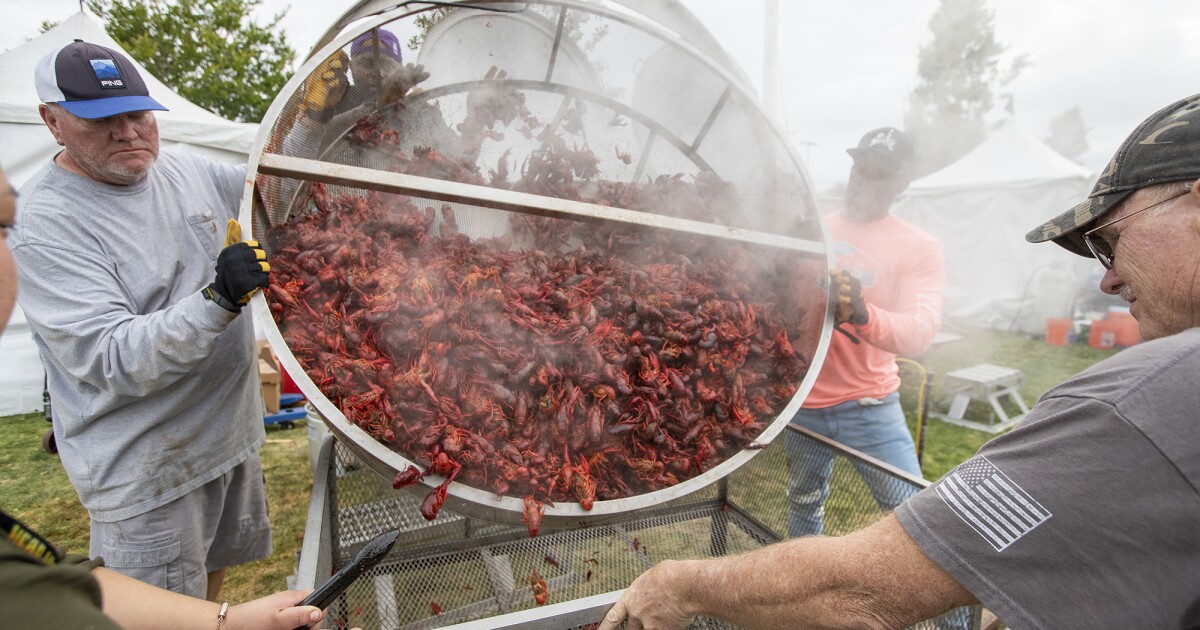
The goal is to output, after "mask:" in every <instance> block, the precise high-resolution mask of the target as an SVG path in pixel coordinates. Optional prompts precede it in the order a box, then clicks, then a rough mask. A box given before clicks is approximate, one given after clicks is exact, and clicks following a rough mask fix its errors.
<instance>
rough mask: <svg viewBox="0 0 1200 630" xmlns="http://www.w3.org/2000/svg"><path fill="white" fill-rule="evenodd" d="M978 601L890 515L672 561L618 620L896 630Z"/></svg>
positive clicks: (634, 595)
mask: <svg viewBox="0 0 1200 630" xmlns="http://www.w3.org/2000/svg"><path fill="white" fill-rule="evenodd" d="M974 602H975V599H974V597H973V596H972V595H971V594H970V593H969V592H967V591H966V590H964V589H963V588H962V587H961V586H959V585H958V583H957V582H955V581H954V579H953V578H952V577H950V576H949V575H947V574H946V573H945V572H944V571H942V570H941V569H940V568H939V567H938V566H937V565H936V564H934V563H933V561H931V560H930V559H929V558H928V557H926V556H925V555H924V554H923V553H922V552H921V550H920V548H919V547H917V545H916V543H914V542H913V541H912V539H911V538H909V537H908V535H907V534H906V533H904V530H903V529H902V528H901V527H900V525H899V523H898V522H897V521H896V519H895V517H894V516H891V515H889V516H887V517H885V518H884V519H883V520H881V521H880V522H878V523H876V524H875V525H872V526H870V527H868V528H867V529H865V530H863V531H861V532H857V533H855V534H851V535H849V536H844V537H840V538H820V537H811V538H798V539H793V540H788V541H784V542H781V543H777V544H774V545H771V546H769V547H764V548H762V549H759V550H756V551H752V552H750V553H745V554H741V555H738V556H730V557H725V558H715V559H710V560H692V561H682V562H669V561H668V562H662V563H660V564H659V565H657V566H655V567H654V568H653V569H652V570H650V571H648V572H647V573H646V574H644V575H643V576H642V577H641V578H638V580H637V581H635V582H634V583H633V584H632V585H630V587H629V588H628V589H626V593H625V595H624V596H623V597H622V600H621V602H619V603H618V604H617V605H616V606H614V613H615V614H614V615H613V616H615V617H619V618H625V617H628V618H629V619H637V620H639V622H640V623H641V624H642V625H643V626H644V627H645V628H647V630H656V629H660V628H682V627H684V626H685V625H686V621H687V620H688V619H690V618H692V617H694V616H696V615H706V616H711V617H717V618H720V619H723V620H726V621H730V622H732V623H735V624H736V625H738V626H739V627H744V628H895V627H903V626H906V625H910V624H912V623H916V622H918V621H921V620H924V619H928V618H931V617H935V616H937V615H939V614H941V613H942V612H945V611H947V610H949V609H951V608H953V607H955V606H959V605H964V604H970V603H974ZM611 621H613V622H619V621H620V619H615V620H611ZM606 623H609V621H606ZM601 627H602V628H607V627H609V626H601ZM613 627H615V626H613Z"/></svg>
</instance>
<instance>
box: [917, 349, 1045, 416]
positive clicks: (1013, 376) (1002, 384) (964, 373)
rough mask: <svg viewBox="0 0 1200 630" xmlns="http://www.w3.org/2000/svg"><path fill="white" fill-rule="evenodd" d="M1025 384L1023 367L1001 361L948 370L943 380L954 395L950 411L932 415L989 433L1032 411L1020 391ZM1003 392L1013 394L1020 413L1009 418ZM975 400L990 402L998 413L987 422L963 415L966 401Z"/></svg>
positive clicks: (1013, 400) (948, 391)
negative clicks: (1014, 366) (1018, 367)
mask: <svg viewBox="0 0 1200 630" xmlns="http://www.w3.org/2000/svg"><path fill="white" fill-rule="evenodd" d="M1024 384H1025V374H1024V373H1023V372H1021V370H1017V369H1014V368H1009V367H1004V366H1001V365H992V364H990V363H980V364H979V365H975V366H972V367H969V368H963V369H961V370H955V371H953V372H949V373H947V374H946V381H945V383H944V389H945V392H946V393H947V394H953V395H954V399H953V400H952V401H951V403H950V410H949V412H948V413H938V412H934V413H931V414H929V415H931V416H933V417H935V418H938V419H941V420H944V421H946V422H949V423H950V424H957V425H959V426H963V427H968V428H971V429H978V430H980V431H987V432H988V433H999V432H1001V431H1004V430H1005V429H1008V428H1009V427H1011V426H1012V425H1014V424H1016V423H1017V422H1020V420H1021V418H1024V417H1025V414H1027V413H1029V407H1027V406H1025V401H1024V400H1022V399H1021V394H1020V392H1018V391H1017V390H1018V389H1020V387H1021V386H1022V385H1024ZM1002 396H1010V397H1011V399H1012V402H1014V403H1016V405H1017V407H1018V408H1019V409H1020V410H1021V413H1020V414H1018V415H1016V416H1013V417H1011V418H1010V417H1009V416H1008V413H1007V412H1005V411H1004V406H1003V405H1001V404H1000V399H1001V397H1002ZM972 400H978V401H980V402H983V401H986V402H988V403H990V404H991V405H992V411H994V412H995V416H994V417H992V418H991V420H990V421H989V422H987V423H983V422H975V421H972V420H965V419H963V414H964V413H966V411H967V405H969V404H970V403H971V401H972Z"/></svg>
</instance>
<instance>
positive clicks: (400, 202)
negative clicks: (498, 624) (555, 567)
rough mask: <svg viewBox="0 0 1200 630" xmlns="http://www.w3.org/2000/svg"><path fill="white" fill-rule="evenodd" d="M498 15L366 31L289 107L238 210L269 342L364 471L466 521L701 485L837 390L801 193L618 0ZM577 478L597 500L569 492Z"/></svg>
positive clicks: (821, 247) (307, 79) (703, 68)
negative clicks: (259, 265) (255, 244)
mask: <svg viewBox="0 0 1200 630" xmlns="http://www.w3.org/2000/svg"><path fill="white" fill-rule="evenodd" d="M480 6H481V7H483V8H475V7H454V8H447V7H429V8H423V9H420V10H410V9H408V8H399V9H394V10H392V11H389V12H386V13H384V14H382V15H379V16H376V17H373V18H371V19H368V20H365V21H363V22H362V23H359V24H357V25H356V26H355V27H353V28H352V29H351V30H350V31H347V32H346V33H345V34H343V35H342V36H341V37H340V38H339V39H337V40H335V41H334V43H333V44H331V45H330V46H327V47H326V48H325V49H324V50H323V51H321V52H320V53H318V55H317V56H316V57H314V58H313V59H311V60H310V61H309V62H308V63H306V64H305V66H304V67H303V68H302V69H301V71H300V72H298V73H297V75H296V77H294V78H293V79H292V81H290V82H289V84H288V85H287V86H286V87H285V88H284V90H282V91H281V93H280V95H279V97H278V99H277V100H276V102H275V104H274V105H273V106H272V108H271V111H270V112H269V113H268V115H267V117H266V119H265V120H264V122H263V125H262V128H261V131H260V135H259V140H258V142H257V144H256V147H255V150H254V151H253V152H252V155H251V161H250V165H251V170H252V171H253V172H252V173H251V179H252V180H253V186H250V185H248V188H247V195H246V198H245V199H244V203H243V220H247V219H252V223H253V226H254V232H255V235H256V236H257V237H258V238H259V240H261V241H263V242H264V243H265V245H266V247H267V249H268V252H269V253H270V256H271V265H272V284H271V287H269V288H268V289H267V290H266V291H264V294H265V296H266V300H259V299H257V298H256V302H255V306H254V308H255V310H256V312H257V313H258V314H259V315H260V316H262V317H263V318H264V320H269V323H267V325H266V326H265V328H266V329H267V330H266V331H265V333H264V334H265V335H266V337H267V339H268V340H270V341H271V344H272V346H273V348H274V349H275V351H276V354H277V355H279V356H280V357H281V361H282V362H283V364H284V367H285V368H286V369H287V370H288V373H289V374H292V375H293V377H295V378H296V381H297V384H298V385H299V386H300V387H301V389H303V390H304V393H305V395H306V396H307V397H308V399H309V400H311V401H313V404H314V405H315V406H316V407H317V408H318V409H319V410H320V411H321V412H322V413H323V414H324V415H325V416H326V418H327V419H328V420H329V422H330V427H331V430H333V431H334V432H335V433H336V434H337V435H338V436H339V437H340V438H342V439H343V440H344V441H345V442H346V443H347V444H349V445H351V447H352V448H353V447H355V446H357V447H359V448H355V453H356V455H357V456H359V457H360V458H362V459H364V461H365V462H366V463H367V464H368V465H369V466H371V467H372V468H374V469H375V470H379V471H385V470H390V471H391V472H393V473H395V472H399V471H406V470H408V467H409V465H410V464H415V465H417V466H418V467H420V468H421V469H422V472H424V473H431V474H434V475H435V476H440V477H443V478H451V477H453V476H454V475H459V473H460V471H461V475H460V476H458V477H457V478H455V479H454V480H455V482H456V483H455V484H454V485H449V486H448V493H449V498H448V499H445V500H446V501H447V503H446V504H447V505H455V506H456V509H458V510H459V511H460V512H467V513H469V514H470V515H471V516H480V515H481V514H482V513H484V512H487V513H489V514H494V515H496V518H495V519H493V520H502V521H505V522H509V523H512V522H519V521H520V519H521V517H522V514H523V512H522V510H523V506H524V505H527V503H523V500H524V499H526V498H530V499H533V500H536V501H542V500H545V501H546V506H545V516H544V517H543V518H545V520H546V521H548V522H551V521H556V520H557V521H564V522H567V523H570V522H576V521H579V520H585V519H587V518H589V517H590V518H592V519H595V520H600V519H602V518H607V517H608V516H609V515H611V514H613V513H619V512H621V511H624V510H627V509H639V508H641V507H643V506H644V505H647V504H653V503H654V502H656V501H658V500H662V499H660V498H655V497H654V494H655V493H658V492H670V493H672V497H671V498H674V497H675V496H679V495H682V494H687V493H689V492H693V491H695V490H697V489H700V488H702V487H703V486H705V485H707V484H709V483H711V482H712V481H714V480H715V479H716V478H719V477H720V476H723V475H725V474H727V473H728V471H731V470H733V469H736V467H738V466H740V465H741V464H742V463H743V462H744V461H746V460H748V459H750V458H751V457H752V456H753V455H755V454H756V453H757V450H755V449H754V448H752V447H753V446H757V445H759V444H761V443H763V442H766V441H769V440H770V439H772V438H773V436H774V435H776V434H777V433H778V431H779V430H780V429H781V427H782V424H783V423H785V422H786V420H787V418H788V417H790V413H787V412H786V409H788V408H791V407H794V406H796V405H798V404H799V401H800V399H801V398H802V394H803V393H804V392H806V391H807V387H808V385H809V384H811V382H812V380H813V379H814V378H815V376H816V372H817V371H818V370H817V369H814V368H818V367H819V363H820V359H821V355H822V353H823V348H824V345H823V344H824V343H825V342H826V340H827V335H828V332H827V330H828V325H829V324H828V322H827V317H826V310H827V299H826V298H827V288H828V286H827V284H828V282H827V278H828V277H827V269H826V266H827V258H828V256H827V248H826V244H825V242H824V239H823V234H822V232H821V228H820V221H819V216H818V213H817V209H816V206H815V203H814V201H813V197H812V194H811V191H810V190H809V185H808V180H807V177H806V175H805V173H804V171H803V168H802V167H801V165H800V163H799V161H798V159H796V158H795V156H794V155H793V154H792V152H791V150H790V148H789V145H788V143H787V142H786V140H785V139H784V138H783V137H781V136H780V134H779V133H778V132H777V130H775V129H774V127H773V126H772V125H771V124H770V123H769V121H768V120H767V119H766V117H765V116H764V115H763V113H762V112H761V111H760V110H759V108H758V106H757V104H756V103H755V101H754V98H753V96H752V95H750V94H749V93H747V92H746V90H745V88H744V86H742V85H741V84H740V82H739V81H738V80H736V79H735V78H733V77H731V76H730V75H729V74H728V73H727V72H726V71H725V70H723V69H721V67H720V66H719V65H717V64H715V63H713V62H712V61H711V60H710V59H709V58H708V57H706V56H704V55H703V54H702V53H700V52H699V51H698V50H696V49H694V48H692V47H691V46H690V45H688V44H687V43H686V42H684V41H683V40H680V39H679V38H678V37H677V36H676V35H674V34H673V33H671V32H669V31H666V30H663V29H661V28H659V27H657V26H656V25H654V24H650V23H647V22H646V21H645V20H644V19H641V18H639V17H638V16H636V15H632V14H630V13H628V12H627V11H620V10H617V9H615V8H613V7H611V6H609V4H608V3H605V2H598V3H591V2H558V1H544V2H529V3H524V2H522V3H508V2H482V3H481V5H480ZM271 324H274V325H275V327H276V328H275V329H274V330H273V329H272V328H271ZM756 440H757V441H758V444H756V443H755V441H756ZM439 457H442V458H443V459H438V458H439ZM448 460H452V461H448ZM580 462H587V464H586V465H587V466H590V468H589V469H588V470H587V471H585V475H587V476H586V477H585V478H586V479H590V480H594V481H595V488H594V491H589V490H587V489H586V488H585V487H584V486H585V484H583V483H576V482H573V481H564V480H568V479H574V478H578V477H572V476H571V475H572V474H573V473H561V474H560V473H559V471H560V470H561V469H563V468H564V467H565V468H572V467H579V468H580V470H583V467H584V466H585V464H584V463H580ZM451 471H453V472H451ZM530 471H532V472H530ZM556 476H557V477H558V479H555V477H556ZM593 495H594V496H593ZM494 497H502V498H500V499H499V500H492V499H493V498H494ZM642 497H651V498H649V499H648V500H647V501H645V502H641V501H638V500H639V499H641V498H642ZM623 501H624V502H626V503H622V502H623ZM551 502H552V503H551ZM593 502H595V507H593ZM472 504H473V505H477V506H479V509H478V511H477V512H471V511H470V506H471V505H472ZM439 505H440V504H439ZM426 507H428V506H426ZM524 513H525V514H527V513H528V512H524Z"/></svg>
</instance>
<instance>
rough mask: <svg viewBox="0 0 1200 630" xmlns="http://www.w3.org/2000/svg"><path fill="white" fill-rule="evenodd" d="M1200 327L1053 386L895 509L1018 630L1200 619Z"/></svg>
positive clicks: (1182, 623) (928, 548)
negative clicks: (1011, 424)
mask: <svg viewBox="0 0 1200 630" xmlns="http://www.w3.org/2000/svg"><path fill="white" fill-rule="evenodd" d="M1198 489H1200V328H1193V329H1191V330H1188V331H1185V332H1182V333H1180V334H1177V335H1174V336H1171V337H1167V338H1163V339H1158V340H1155V341H1151V342H1147V343H1144V344H1139V345H1137V346H1134V347H1131V348H1129V349H1127V350H1124V351H1122V352H1121V353H1119V354H1117V355H1116V356H1114V357H1112V358H1110V359H1108V360H1106V361H1103V362H1101V363H1098V364H1096V365H1094V366H1092V367H1091V368H1089V369H1087V370H1085V371H1084V372H1082V373H1080V374H1079V375H1077V376H1075V377H1072V378H1071V379H1069V380H1067V381H1066V382H1064V383H1063V384H1061V385H1059V386H1058V387H1055V388H1054V389H1051V390H1050V391H1048V392H1046V394H1045V395H1044V396H1043V397H1042V398H1041V400H1039V401H1038V404H1037V405H1036V406H1035V407H1034V408H1033V410H1032V411H1031V412H1030V414H1029V416H1028V417H1026V418H1025V420H1023V421H1022V422H1021V423H1020V424H1019V425H1018V426H1017V427H1016V428H1015V429H1013V430H1012V431H1011V432H1009V433H1008V434H1005V435H1002V436H999V437H997V438H996V439H994V440H992V441H991V442H989V443H988V444H987V445H985V446H984V447H983V448H982V449H980V451H979V453H978V454H977V455H976V456H975V457H973V458H972V459H970V460H968V461H966V462H964V463H963V464H962V465H961V466H959V467H958V468H957V469H955V470H954V471H951V472H950V473H949V474H947V475H946V476H945V477H943V478H942V479H941V480H939V481H938V482H937V483H936V484H934V485H933V486H931V487H929V488H927V489H926V490H924V491H923V492H921V494H919V495H917V496H916V497H914V498H913V499H911V500H910V501H908V502H907V503H905V504H903V505H901V506H900V507H899V508H898V509H897V510H896V516H897V517H898V518H899V520H900V524H901V525H902V526H903V527H904V529H905V531H907V532H908V534H909V536H911V537H912V538H913V540H915V541H916V543H917V544H918V545H919V546H920V547H921V549H922V550H923V551H924V552H925V554H926V555H928V556H929V557H930V558H931V559H933V561H934V562H936V563H937V564H938V565H939V566H941V567H942V568H943V569H944V570H945V571H946V572H948V573H949V574H950V575H952V576H954V578H955V579H956V580H958V582H959V583H960V584H962V585H963V587H965V588H966V589H967V590H969V591H971V592H972V593H974V594H975V596H976V597H978V598H979V599H980V601H982V602H983V603H984V604H985V605H986V606H987V607H988V608H989V609H990V610H992V611H993V612H995V613H996V615H997V616H998V617H999V618H1000V619H1002V620H1003V621H1005V622H1006V623H1007V624H1008V625H1010V626H1011V627H1013V628H1022V629H1024V628H1052V629H1058V628H1193V627H1197V626H1200V491H1198Z"/></svg>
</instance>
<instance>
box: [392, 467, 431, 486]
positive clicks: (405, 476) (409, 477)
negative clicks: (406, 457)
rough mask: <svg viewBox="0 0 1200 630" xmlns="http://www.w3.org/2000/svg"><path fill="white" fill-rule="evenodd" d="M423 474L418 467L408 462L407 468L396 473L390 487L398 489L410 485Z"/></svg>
mask: <svg viewBox="0 0 1200 630" xmlns="http://www.w3.org/2000/svg"><path fill="white" fill-rule="evenodd" d="M424 476H425V474H424V473H422V472H421V470H420V469H419V468H417V467H416V466H413V465H412V464H409V465H408V468H405V469H404V470H401V471H400V472H398V473H396V478H395V479H393V480H392V487H393V488H395V489H397V490H399V489H400V488H403V487H405V486H411V485H413V484H414V483H417V481H419V480H420V479H421V477H424Z"/></svg>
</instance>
